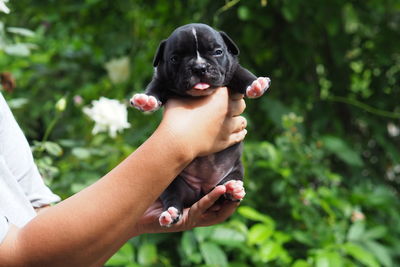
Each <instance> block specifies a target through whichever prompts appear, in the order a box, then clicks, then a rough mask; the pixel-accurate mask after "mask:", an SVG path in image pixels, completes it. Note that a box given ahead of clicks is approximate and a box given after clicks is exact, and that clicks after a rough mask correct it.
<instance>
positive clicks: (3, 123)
mask: <svg viewBox="0 0 400 267" xmlns="http://www.w3.org/2000/svg"><path fill="white" fill-rule="evenodd" d="M59 200H60V198H59V197H58V196H57V195H55V194H53V193H52V192H51V191H50V189H49V188H48V187H47V186H46V185H45V184H44V182H43V179H42V177H41V176H40V174H39V171H38V169H37V167H36V165H35V163H34V161H33V157H32V152H31V150H30V147H29V144H28V141H27V140H26V138H25V136H24V134H23V133H22V131H21V129H20V127H19V126H18V124H17V122H16V121H15V118H14V116H13V115H12V113H11V110H10V108H9V107H8V105H7V103H6V101H5V100H4V97H3V95H2V94H1V93H0V243H1V241H2V240H3V239H4V237H5V235H6V234H7V231H8V227H9V224H14V225H16V226H19V227H22V226H24V225H25V224H26V223H27V222H29V221H30V220H31V219H32V218H33V217H35V215H36V212H35V210H34V208H37V207H41V206H44V205H47V204H50V203H53V202H56V201H59Z"/></svg>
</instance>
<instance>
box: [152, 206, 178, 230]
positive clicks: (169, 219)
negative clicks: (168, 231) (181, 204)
mask: <svg viewBox="0 0 400 267" xmlns="http://www.w3.org/2000/svg"><path fill="white" fill-rule="evenodd" d="M181 217H182V214H181V213H180V212H179V210H178V209H177V208H175V207H169V208H168V209H167V210H166V211H164V212H163V213H161V215H160V217H159V218H158V221H159V222H160V225H161V226H166V227H170V226H171V225H172V224H175V223H177V222H179V220H180V219H181Z"/></svg>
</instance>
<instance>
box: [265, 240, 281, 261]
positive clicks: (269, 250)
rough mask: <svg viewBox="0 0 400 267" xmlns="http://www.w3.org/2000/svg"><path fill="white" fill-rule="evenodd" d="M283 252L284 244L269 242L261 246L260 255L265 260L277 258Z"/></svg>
mask: <svg viewBox="0 0 400 267" xmlns="http://www.w3.org/2000/svg"><path fill="white" fill-rule="evenodd" d="M282 252H283V250H282V246H281V245H280V244H278V243H276V242H268V243H265V244H263V245H262V246H261V247H260V257H261V260H262V261H263V262H268V261H272V260H275V259H277V258H278V256H279V255H280V254H281V253H282Z"/></svg>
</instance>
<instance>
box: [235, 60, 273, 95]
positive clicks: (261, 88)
mask: <svg viewBox="0 0 400 267" xmlns="http://www.w3.org/2000/svg"><path fill="white" fill-rule="evenodd" d="M270 85H271V79H270V78H268V77H258V78H257V77H256V76H255V75H254V74H253V73H251V72H250V71H248V70H247V69H245V68H243V67H242V66H240V65H239V66H238V67H237V69H236V71H235V73H234V74H233V76H232V79H231V82H230V83H229V85H228V87H229V88H231V89H232V90H234V91H235V92H239V93H241V94H246V96H247V97H249V98H257V97H260V96H262V95H263V94H264V93H265V91H267V89H268V88H269V86H270Z"/></svg>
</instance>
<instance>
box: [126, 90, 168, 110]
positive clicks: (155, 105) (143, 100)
mask: <svg viewBox="0 0 400 267" xmlns="http://www.w3.org/2000/svg"><path fill="white" fill-rule="evenodd" d="M130 103H131V106H133V107H135V108H137V109H138V110H141V111H156V110H157V109H159V108H160V106H161V102H160V101H158V99H157V98H155V97H154V96H152V95H146V94H135V95H134V96H133V97H132V98H131V100H130Z"/></svg>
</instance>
